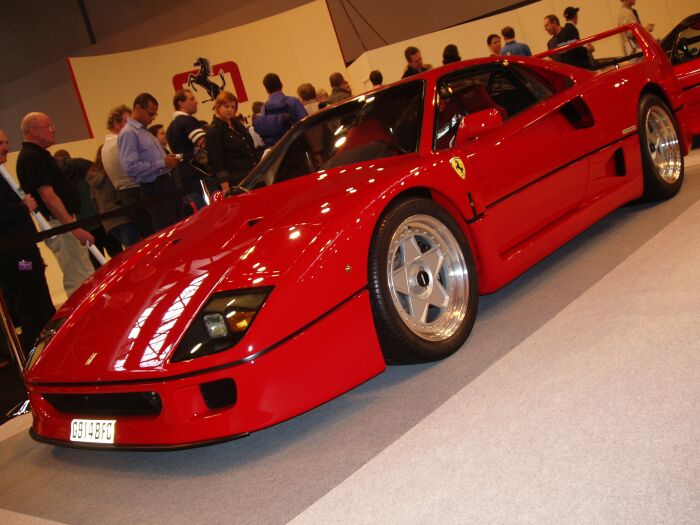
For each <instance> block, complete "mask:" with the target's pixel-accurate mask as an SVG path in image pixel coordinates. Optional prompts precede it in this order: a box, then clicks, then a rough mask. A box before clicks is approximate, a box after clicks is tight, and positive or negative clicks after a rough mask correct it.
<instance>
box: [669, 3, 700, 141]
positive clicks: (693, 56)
mask: <svg viewBox="0 0 700 525" xmlns="http://www.w3.org/2000/svg"><path fill="white" fill-rule="evenodd" d="M670 58H671V63H672V64H673V69H674V71H675V73H676V78H678V81H679V82H680V84H681V88H682V89H683V94H684V95H685V100H686V105H687V114H688V122H690V123H691V127H692V130H693V134H694V135H698V134H700V15H696V16H695V17H693V18H691V19H690V20H689V21H688V23H687V24H686V25H685V27H682V28H681V29H680V31H679V32H678V34H677V35H676V36H675V37H674V38H673V48H672V52H671V56H670Z"/></svg>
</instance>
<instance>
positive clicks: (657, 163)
mask: <svg viewBox="0 0 700 525" xmlns="http://www.w3.org/2000/svg"><path fill="white" fill-rule="evenodd" d="M639 142H640V146H641V150H642V168H643V170H644V195H643V196H642V199H643V200H646V201H658V200H664V199H668V198H670V197H673V196H674V195H675V194H676V193H678V190H680V188H681V185H682V184H683V155H682V153H681V147H680V143H679V141H678V131H677V128H676V123H675V121H674V119H673V114H672V113H671V111H670V110H669V109H668V106H667V105H666V104H665V103H664V102H663V101H662V100H661V99H660V98H659V97H657V96H656V95H652V94H646V95H644V96H643V97H642V99H641V100H640V102H639Z"/></svg>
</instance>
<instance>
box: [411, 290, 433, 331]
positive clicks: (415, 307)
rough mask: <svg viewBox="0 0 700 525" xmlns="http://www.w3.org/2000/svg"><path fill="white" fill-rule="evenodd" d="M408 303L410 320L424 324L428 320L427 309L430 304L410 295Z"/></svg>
mask: <svg viewBox="0 0 700 525" xmlns="http://www.w3.org/2000/svg"><path fill="white" fill-rule="evenodd" d="M409 301H410V304H411V319H412V320H413V321H414V322H416V323H422V324H424V323H425V321H426V319H427V318H428V307H429V306H430V303H429V302H428V301H426V300H425V299H421V298H420V297H416V296H415V295H411V296H410V297H409Z"/></svg>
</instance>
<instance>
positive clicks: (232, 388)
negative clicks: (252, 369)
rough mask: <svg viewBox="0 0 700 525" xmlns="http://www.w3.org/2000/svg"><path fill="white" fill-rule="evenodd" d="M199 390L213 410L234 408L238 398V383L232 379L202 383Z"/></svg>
mask: <svg viewBox="0 0 700 525" xmlns="http://www.w3.org/2000/svg"><path fill="white" fill-rule="evenodd" d="M199 389H200V390H201V391H202V397H203V398H204V402H205V403H206V404H207V407H209V409H211V410H214V409H217V408H224V407H228V406H232V405H234V404H235V403H236V399H237V397H238V393H237V392H236V383H235V382H234V380H233V379H230V378H226V379H219V380H218V381H210V382H208V383H202V384H201V385H199Z"/></svg>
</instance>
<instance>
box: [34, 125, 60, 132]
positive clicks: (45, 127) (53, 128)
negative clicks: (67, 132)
mask: <svg viewBox="0 0 700 525" xmlns="http://www.w3.org/2000/svg"><path fill="white" fill-rule="evenodd" d="M32 127H33V128H42V129H48V130H49V131H56V128H55V127H54V125H53V124H50V125H48V126H32Z"/></svg>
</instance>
